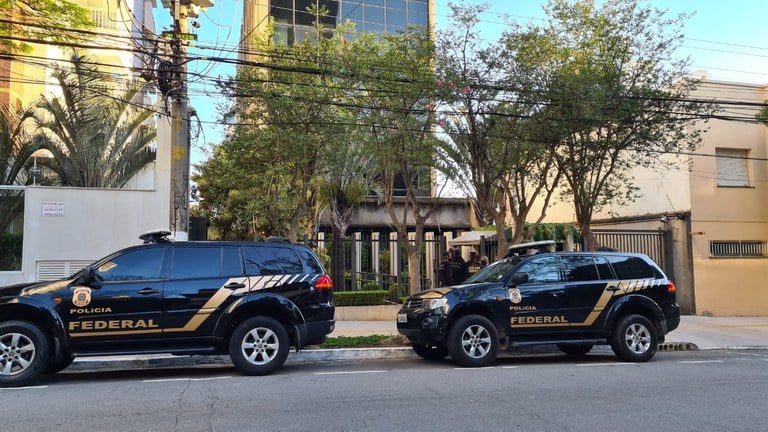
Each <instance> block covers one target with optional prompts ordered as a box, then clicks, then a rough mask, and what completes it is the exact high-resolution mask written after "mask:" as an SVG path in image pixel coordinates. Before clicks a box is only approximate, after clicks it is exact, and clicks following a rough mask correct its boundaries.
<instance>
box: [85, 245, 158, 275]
mask: <svg viewBox="0 0 768 432" xmlns="http://www.w3.org/2000/svg"><path fill="white" fill-rule="evenodd" d="M164 252H165V247H155V248H146V249H137V250H132V251H128V252H126V253H124V254H122V255H118V256H116V257H114V258H112V259H110V260H109V261H107V262H105V263H103V264H101V265H100V266H99V267H98V268H96V279H97V280H100V281H103V282H117V281H133V280H151V279H160V269H161V268H162V266H163V254H164Z"/></svg>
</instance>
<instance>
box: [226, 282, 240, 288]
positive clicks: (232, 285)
mask: <svg viewBox="0 0 768 432" xmlns="http://www.w3.org/2000/svg"><path fill="white" fill-rule="evenodd" d="M224 288H229V289H236V288H245V284H244V283H242V282H232V283H230V284H226V285H224Z"/></svg>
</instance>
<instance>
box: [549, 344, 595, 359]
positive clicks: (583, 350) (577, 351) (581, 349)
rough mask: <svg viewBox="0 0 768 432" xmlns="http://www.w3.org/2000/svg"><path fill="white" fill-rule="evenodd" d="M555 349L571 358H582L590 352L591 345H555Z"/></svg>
mask: <svg viewBox="0 0 768 432" xmlns="http://www.w3.org/2000/svg"><path fill="white" fill-rule="evenodd" d="M557 349H559V350H560V351H562V352H563V353H564V354H566V355H568V356H571V357H583V356H585V355H587V353H589V352H590V351H592V345H570V344H557Z"/></svg>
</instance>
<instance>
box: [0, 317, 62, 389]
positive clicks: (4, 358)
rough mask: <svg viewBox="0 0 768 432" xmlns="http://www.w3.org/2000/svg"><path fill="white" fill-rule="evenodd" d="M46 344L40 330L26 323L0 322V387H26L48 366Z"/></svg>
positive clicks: (47, 345)
mask: <svg viewBox="0 0 768 432" xmlns="http://www.w3.org/2000/svg"><path fill="white" fill-rule="evenodd" d="M49 346H50V345H49V343H48V341H47V338H46V336H45V334H44V333H43V331H42V330H40V328H39V327H37V326H36V325H34V324H32V323H30V322H27V321H6V322H3V323H0V386H2V387H18V386H23V385H27V384H28V383H30V382H32V381H33V380H34V379H35V378H37V377H38V376H39V375H40V374H41V373H43V371H44V370H45V369H46V368H47V367H48V362H49V358H48V356H49V352H50V351H49V350H50V348H49Z"/></svg>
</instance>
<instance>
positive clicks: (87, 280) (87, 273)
mask: <svg viewBox="0 0 768 432" xmlns="http://www.w3.org/2000/svg"><path fill="white" fill-rule="evenodd" d="M80 282H81V283H82V284H83V285H92V284H93V283H94V282H97V278H96V269H95V268H94V267H93V266H85V268H83V275H82V276H80Z"/></svg>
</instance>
